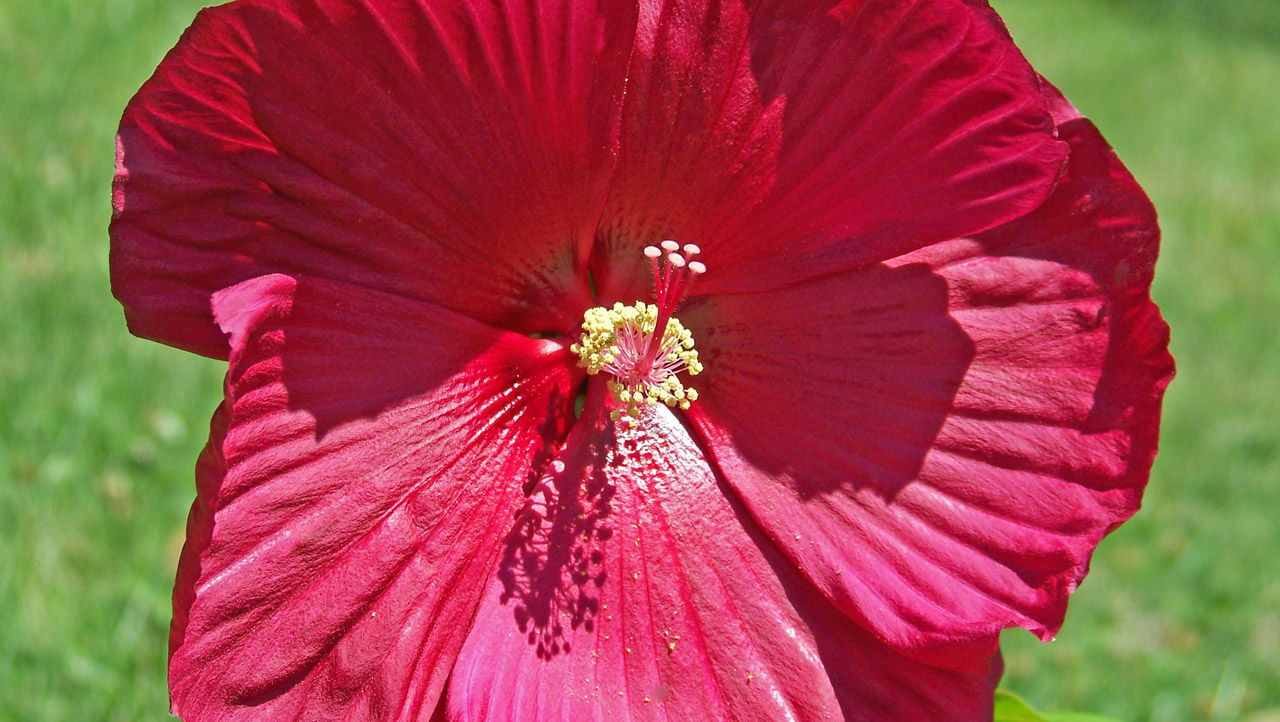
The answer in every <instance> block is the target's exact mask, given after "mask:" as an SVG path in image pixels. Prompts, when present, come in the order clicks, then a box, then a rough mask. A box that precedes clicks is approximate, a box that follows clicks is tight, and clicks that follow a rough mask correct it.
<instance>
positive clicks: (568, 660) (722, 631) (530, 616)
mask: <svg viewBox="0 0 1280 722" xmlns="http://www.w3.org/2000/svg"><path fill="white" fill-rule="evenodd" d="M595 391H599V387H598V386H597V387H596V388H595ZM602 412H603V407H602V405H600V397H599V395H597V396H596V397H595V398H594V399H593V400H589V401H588V409H587V413H586V414H585V415H584V416H583V419H582V422H580V423H579V424H578V425H576V426H575V427H574V430H573V431H572V432H571V433H570V437H569V439H568V441H567V444H566V448H565V450H564V452H563V453H562V455H561V456H560V457H559V459H558V460H557V461H556V462H553V465H552V469H553V473H552V474H550V475H549V476H548V477H546V478H544V479H543V481H542V483H541V484H540V485H539V487H538V489H536V490H535V492H534V494H533V495H532V496H531V498H530V501H529V504H528V505H527V507H526V510H525V514H524V516H523V517H522V519H521V521H520V523H519V524H518V525H517V528H516V531H515V533H514V534H513V535H512V537H511V538H510V539H509V541H508V546H507V551H506V553H505V554H504V556H503V560H502V562H501V563H500V564H499V571H498V577H497V580H496V581H495V582H494V583H492V584H491V585H490V589H489V591H488V593H487V594H486V596H485V600H484V602H483V603H482V606H481V608H480V610H479V612H478V613H477V616H476V621H475V624H474V626H473V628H472V631H471V634H470V635H469V636H468V638H467V642H466V645H465V646H464V647H463V651H462V653H461V655H460V656H459V658H458V663H457V666H456V668H455V669H454V673H453V677H452V679H451V682H450V691H449V711H450V719H451V720H454V721H455V722H464V721H465V722H480V721H481V720H489V721H494V722H496V721H498V720H502V721H510V722H515V721H517V720H518V721H522V722H523V721H524V720H540V721H541V722H554V721H555V720H565V721H577V720H589V719H596V720H649V719H665V720H690V721H693V720H696V721H698V722H702V721H705V720H754V721H758V722H766V721H768V722H772V721H773V720H782V719H791V720H801V721H803V720H832V719H860V720H886V721H887V720H894V721H901V720H926V719H928V720H968V719H972V720H980V719H984V718H985V719H988V720H989V719H990V716H991V700H992V688H993V687H994V683H995V677H996V676H998V672H997V673H996V674H992V670H991V669H990V668H988V669H987V670H985V672H984V674H981V675H965V674H960V673H957V672H950V671H945V670H941V669H938V668H935V667H929V666H927V665H923V664H920V663H918V662H914V661H911V660H908V659H906V658H904V657H902V656H900V655H898V654H896V653H894V652H892V651H891V650H889V649H888V648H886V647H884V646H883V645H881V644H880V643H878V642H876V641H875V640H874V639H873V638H872V637H871V636H870V635H868V634H867V633H866V632H864V631H862V630H861V629H859V628H858V627H856V625H853V624H851V623H850V622H849V621H848V619H847V618H846V617H845V616H844V615H842V614H840V613H839V612H838V611H837V610H835V609H834V608H833V607H831V606H830V604H828V603H827V602H826V601H825V600H824V599H823V598H822V596H821V595H820V594H819V593H818V592H817V590H816V589H814V588H813V587H812V586H811V585H809V584H808V583H807V582H806V581H804V580H803V578H802V577H800V575H799V574H797V573H796V571H795V570H794V568H792V567H791V565H790V564H789V563H788V562H786V561H785V560H784V559H783V558H782V557H781V556H780V555H779V554H778V553H777V551H776V550H775V549H774V548H773V547H772V546H771V545H770V544H769V542H768V541H767V540H765V539H764V537H763V535H762V534H761V533H760V532H759V530H758V529H757V528H756V527H755V525H754V524H753V523H752V522H751V521H750V520H749V519H748V518H747V517H746V516H745V515H744V512H743V511H742V510H741V509H740V507H738V505H736V504H735V503H733V502H732V501H731V500H730V499H729V498H727V497H726V496H725V493H726V491H727V489H726V487H724V486H723V485H722V484H721V483H719V482H718V481H717V479H716V478H715V476H714V474H713V473H712V471H711V469H710V467H709V466H708V465H707V462H706V460H705V459H704V457H703V456H702V453H701V452H700V450H699V449H698V447H697V445H696V444H695V443H694V442H693V440H692V439H691V438H690V437H689V434H688V431H687V430H686V429H685V428H684V427H683V426H682V425H681V424H680V422H679V421H678V420H677V419H676V417H675V416H674V415H672V414H671V413H670V412H669V411H668V410H667V409H666V408H664V407H658V408H657V410H656V411H654V412H650V413H648V414H646V416H645V418H643V419H642V420H641V422H640V424H639V426H638V427H637V428H634V429H630V428H627V427H626V426H625V425H619V426H616V427H614V426H612V425H610V424H608V423H607V422H605V421H604V420H603V418H604V417H603V415H602Z"/></svg>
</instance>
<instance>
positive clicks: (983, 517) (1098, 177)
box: [681, 91, 1173, 668]
mask: <svg viewBox="0 0 1280 722" xmlns="http://www.w3.org/2000/svg"><path fill="white" fill-rule="evenodd" d="M1047 92H1049V93H1050V95H1051V102H1053V104H1054V106H1055V107H1054V110H1055V113H1056V114H1057V115H1058V116H1059V117H1060V118H1062V119H1063V123H1062V125H1061V126H1060V128H1059V133H1060V134H1061V136H1062V137H1063V138H1064V139H1065V140H1067V141H1068V142H1069V143H1070V145H1071V156H1070V162H1069V168H1068V172H1067V174H1066V175H1065V176H1064V177H1063V179H1062V181H1061V183H1060V184H1059V186H1058V187H1057V189H1056V190H1055V192H1054V194H1053V195H1052V196H1051V198H1050V199H1049V200H1048V201H1047V202H1046V203H1045V204H1044V205H1043V206H1042V207H1041V208H1040V209H1038V210H1036V211H1035V212H1034V213H1032V214H1030V215H1028V216H1027V217H1025V218H1024V219H1021V220H1019V221H1017V222H1015V223H1012V224H1009V225H1006V226H1003V227H1001V228H998V229H995V230H993V231H991V232H989V233H986V234H983V235H981V236H978V237H977V238H975V239H973V240H960V241H954V242H947V243H942V244H938V245H935V246H932V247H930V248H927V249H923V250H921V251H919V252H916V253H913V254H910V255H907V256H905V257H902V258H899V259H895V260H894V261H892V262H891V263H890V264H889V265H888V266H885V267H879V268H871V269H865V270H863V271H858V272H853V273H848V274H844V275H839V276H833V277H830V278H828V279H824V280H821V281H817V282H812V283H808V284H803V285H798V286H795V287H793V288H789V289H786V290H784V291H781V292H778V293H772V294H758V295H740V296H729V297H721V298H716V299H713V300H707V301H706V302H705V303H704V304H702V305H700V306H699V305H692V306H691V307H690V308H689V310H688V311H687V312H685V313H684V314H682V316H681V318H682V320H684V321H685V322H686V323H687V324H688V325H689V326H691V327H692V328H693V330H694V333H695V335H696V336H697V337H698V339H699V346H700V348H704V350H703V355H704V357H705V358H706V366H707V371H706V373H705V375H704V376H700V377H699V379H698V386H699V388H700V389H701V390H702V392H703V395H702V398H701V399H700V400H699V402H698V403H697V404H695V406H694V408H693V410H692V411H691V419H692V420H693V422H694V424H695V426H696V427H697V428H698V430H699V431H700V432H701V433H702V434H703V435H704V437H705V439H706V441H707V443H708V444H709V445H710V449H711V455H712V456H713V457H714V459H715V461H716V463H717V465H718V466H719V468H720V469H721V470H722V471H723V472H724V474H725V476H726V477H727V479H728V482H729V483H730V484H731V485H732V486H733V487H734V488H735V489H737V490H738V491H739V492H740V493H741V494H742V496H743V497H744V500H745V501H746V504H747V506H748V507H749V508H750V510H751V512H752V514H753V516H754V517H755V518H756V519H757V520H758V521H759V522H760V524H761V525H762V526H763V527H764V529H765V530H766V531H767V533H768V534H769V536H770V537H771V538H772V539H774V540H775V541H776V542H777V543H778V544H779V545H780V546H781V547H782V548H783V550H784V551H785V553H786V554H787V556H788V557H790V558H791V559H792V560H793V561H794V562H795V563H796V564H797V565H798V566H799V567H800V568H801V569H802V570H803V571H804V572H805V574H806V575H807V576H808V577H809V578H810V579H811V580H813V582H814V583H815V584H817V585H818V586H819V587H820V588H821V589H822V590H823V591H824V592H825V593H826V594H827V595H828V597H829V598H830V599H831V600H832V601H833V602H835V604H836V605H837V606H839V607H840V608H841V609H842V610H843V611H845V612H846V613H848V614H849V615H851V616H852V617H853V618H854V619H856V620H858V621H860V622H861V623H863V624H865V625H867V626H869V627H870V628H871V629H873V630H875V632H876V634H877V635H879V636H881V637H882V638H883V639H885V640H886V641H888V642H889V643H890V644H891V645H893V646H894V647H895V648H897V649H900V650H903V651H904V652H907V653H909V654H912V655H914V656H915V657H917V658H919V659H923V660H929V661H932V662H935V663H940V664H948V665H952V666H956V667H958V668H971V667H969V663H970V662H971V661H972V660H973V659H975V658H976V659H978V660H983V659H985V655H986V654H987V653H989V652H990V648H991V647H990V645H991V643H992V635H993V634H994V633H995V632H996V631H997V630H999V629H1001V628H1003V627H1006V626H1012V625H1021V626H1024V627H1027V628H1029V629H1031V630H1033V631H1034V632H1036V633H1037V634H1039V635H1040V636H1042V637H1044V638H1049V637H1051V636H1052V635H1053V634H1054V633H1055V632H1056V630H1057V629H1058V627H1059V626H1060V625H1061V623H1062V619H1063V614H1064V613H1065V610H1066V603H1067V597H1068V595H1069V594H1070V593H1071V592H1072V591H1073V590H1074V589H1075V588H1076V586H1077V585H1078V584H1079V582H1080V580H1081V579H1082V578H1083V577H1084V575H1085V573H1086V571H1087V570H1088V564H1089V558H1090V556H1091V554H1092V552H1093V549H1094V547H1095V546H1096V545H1097V543H1098V541H1099V539H1101V537H1102V536H1103V535H1104V534H1106V533H1107V532H1108V531H1110V530H1111V529H1113V528H1115V527H1116V526H1117V525H1118V524H1120V523H1121V522H1122V521H1124V520H1125V519H1127V518H1128V517H1129V516H1130V515H1131V514H1132V513H1133V512H1134V511H1135V510H1136V509H1137V507H1138V503H1139V500H1140V498H1141V494H1142V489H1143V488H1144V486H1145V485H1146V481H1147V477H1148V473H1149V471H1150V467H1151V463H1152V460H1153V458H1154V455H1155V448H1156V440H1157V435H1158V430H1159V409H1160V399H1161V396H1162V394H1163V391H1164V388H1165V386H1166V385H1167V383H1168V381H1169V378H1170V376H1171V375H1172V370H1173V367H1172V361H1171V359H1170V358H1169V355H1168V352H1167V351H1166V346H1167V342H1168V329H1167V327H1166V326H1165V324H1164V322H1163V321H1162V320H1161V319H1160V316H1159V312H1158V311H1157V309H1156V307H1155V306H1154V304H1152V303H1151V302H1150V300H1149V298H1148V289H1149V285H1150V281H1151V269H1152V266H1153V264H1154V261H1155V254H1156V248H1157V240H1158V231H1157V229H1156V225H1155V216H1154V212H1153V210H1152V208H1151V206H1150V203H1149V202H1148V201H1147V199H1146V197H1145V196H1144V195H1143V193H1142V191H1141V189H1140V188H1139V187H1138V186H1137V184H1136V183H1135V182H1134V181H1133V179H1132V177H1131V176H1130V175H1129V174H1128V172H1127V171H1125V169H1124V168H1123V166H1122V165H1121V164H1120V163H1119V161H1118V160H1116V158H1115V156H1114V154H1113V153H1112V151H1111V149H1110V148H1109V147H1108V146H1107V145H1106V143H1105V141H1103V140H1102V138H1101V136H1099V135H1098V133H1097V131H1096V130H1095V129H1094V128H1093V126H1092V125H1090V124H1089V123H1088V121H1086V120H1084V119H1083V118H1080V117H1079V115H1078V114H1071V113H1068V112H1067V111H1068V109H1069V106H1066V105H1065V101H1061V99H1060V97H1057V98H1054V97H1052V91H1047Z"/></svg>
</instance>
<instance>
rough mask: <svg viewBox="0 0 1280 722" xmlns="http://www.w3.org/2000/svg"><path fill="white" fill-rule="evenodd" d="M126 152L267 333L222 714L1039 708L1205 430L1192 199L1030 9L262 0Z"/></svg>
mask: <svg viewBox="0 0 1280 722" xmlns="http://www.w3.org/2000/svg"><path fill="white" fill-rule="evenodd" d="M117 152H118V174H117V178H116V185H115V192H114V198H113V202H114V208H115V216H114V220H113V223H112V227H111V235H112V254H111V267H112V280H113V285H114V290H115V293H116V296H117V297H118V298H119V299H120V301H121V302H122V303H123V305H124V307H125V313H126V316H127V318H128V320H129V324H130V327H131V328H132V329H133V331H134V332H135V333H137V334H139V335H141V336H145V337H148V338H152V339H156V340H158V341H162V342H164V343H168V344H172V345H174V346H178V347H180V348H185V349H189V350H192V351H195V352H198V353H202V354H206V355H209V356H215V357H218V358H226V359H228V360H229V362H230V368H229V372H228V375H227V381H226V397H225V401H224V402H223V404H222V405H221V407H220V408H219V409H218V411H217V413H216V414H215V416H214V419H213V424H212V433H211V436H210V441H209V444H208V446H207V448H206V449H205V452H204V454H203V455H202V456H201V459H200V462H199V465H198V467H197V498H196V501H195V504H194V507H193V509H192V512H191V516H190V520H189V522H188V530H187V531H188V537H187V544H186V547H185V549H184V551H183V554H182V560H181V563H180V566H179V569H178V579H177V585H176V590H175V592H174V620H173V627H172V633H171V638H170V688H171V690H172V696H173V711H174V712H175V713H177V714H180V715H181V716H183V717H185V718H186V719H188V720H329V719H332V720H357V721H359V720H410V719H427V718H429V717H431V716H432V715H435V716H437V717H439V718H441V719H445V718H447V719H450V720H467V721H471V720H477V721H478V720H519V721H527V720H588V719H599V720H625V719H636V720H648V719H678V720H728V719H734V720H759V721H764V720H782V719H796V720H830V719H842V718H843V719H860V720H948V719H982V718H988V719H989V718H990V716H991V705H992V688H993V686H994V684H995V682H996V680H997V679H998V677H999V673H1000V663H999V656H998V652H997V633H998V632H999V631H1000V630H1001V629H1003V628H1005V627H1008V626H1013V625H1021V626H1024V627H1026V628H1028V629H1030V630H1032V631H1033V632H1035V633H1036V634H1038V635H1040V636H1041V637H1044V638H1048V637H1050V636H1052V635H1053V634H1054V632H1055V631H1056V630H1057V629H1058V627H1059V625H1060V624H1061V623H1062V619H1063V614H1064V611H1065V607H1066V601H1067V596H1068V595H1069V594H1070V592H1071V591H1072V590H1073V589H1074V588H1075V587H1076V585H1077V584H1078V583H1079V582H1080V580H1081V578H1082V577H1083V576H1084V574H1085V572H1086V570H1087V567H1088V563H1089V557H1090V554H1091V552H1092V550H1093V548H1094V546H1095V545H1096V544H1097V542H1098V540H1099V539H1100V538H1101V537H1102V536H1103V535H1104V534H1106V533H1107V532H1108V531H1110V530H1111V529H1113V528H1114V527H1115V526H1116V525H1118V524H1119V523H1121V522H1122V521H1123V520H1124V519H1126V518H1127V517H1128V516H1129V515H1130V514H1132V513H1133V512H1134V511H1135V510H1136V509H1137V507H1138V504H1139V500H1140V497H1141V493H1142V489H1143V487H1144V485H1145V483H1146V480H1147V475H1148V471H1149V469H1150V465H1151V462H1152V459H1153V457H1154V455H1155V448H1156V437H1157V426H1158V416H1159V403H1160V397H1161V394H1162V391H1163V389H1164V387H1165V385H1166V384H1167V382H1168V380H1169V377H1170V376H1171V374H1172V364H1171V361H1170V359H1169V356H1168V354H1167V353H1166V350H1165V347H1166V340H1167V329H1166V327H1165V325H1164V323H1163V321H1161V319H1160V317H1159V314H1158V312H1157V310H1156V308H1155V306H1154V305H1153V304H1152V303H1151V302H1150V300H1149V297H1148V289H1149V286H1150V282H1151V274H1152V269H1153V264H1154V261H1155V256H1156V246H1157V238H1158V234H1157V231H1156V226H1155V218H1154V213H1153V211H1152V209H1151V206H1150V205H1149V203H1148V202H1147V200H1146V198H1145V197H1144V195H1143V193H1142V191H1141V189H1139V188H1138V186H1137V185H1136V184H1135V183H1134V181H1133V179H1132V178H1131V177H1130V176H1129V175H1128V173H1127V172H1126V171H1125V170H1124V168H1123V167H1122V166H1121V165H1120V163H1119V162H1118V161H1117V160H1116V159H1115V157H1114V155H1113V154H1112V152H1111V150H1110V149H1109V148H1108V146H1107V145H1106V143H1105V142H1104V141H1103V139H1102V138H1101V137H1100V136H1099V134H1098V133H1097V131H1096V130H1095V129H1094V128H1093V126H1092V125H1090V124H1089V122H1088V121H1087V120H1085V119H1084V118H1082V117H1081V116H1080V115H1079V114H1078V113H1076V112H1075V111H1074V109H1072V108H1071V106H1070V105H1069V104H1067V103H1066V101H1064V100H1063V99H1062V97H1061V96H1060V95H1059V94H1058V93H1057V92H1056V91H1055V90H1054V89H1053V88H1052V87H1051V86H1049V85H1048V84H1046V83H1045V82H1044V81H1043V80H1041V79H1039V78H1038V77H1037V75H1036V74H1035V73H1034V71H1033V70H1032V69H1031V68H1030V67H1029V66H1028V65H1027V63H1026V61H1025V60H1024V59H1023V58H1022V56H1021V55H1020V54H1019V52H1018V51H1017V49H1016V48H1015V47H1014V46H1013V44H1012V42H1011V41H1010V39H1009V38H1008V36H1007V35H1006V33H1005V31H1004V29H1003V26H1002V25H1001V24H1000V21H999V19H998V18H997V17H996V16H995V14H994V13H993V11H992V10H991V9H990V8H989V7H988V6H987V5H986V3H985V2H983V1H982V0H928V1H917V2H910V1H906V0H849V1H846V2H835V1H834V0H825V1H823V2H805V3H800V2H790V1H788V0H777V1H775V2H760V3H756V2H745V1H744V0H665V1H663V0H641V1H640V2H633V1H631V2H623V1H616V2H615V1H614V0H520V1H507V0H450V1H448V2H445V1H443V0H441V1H437V0H242V1H241V2H236V3H232V4H230V5H226V6H223V7H219V8H215V9H212V10H206V11H204V12H203V13H201V15H200V16H199V17H198V18H197V20H196V22H195V24H194V25H193V26H192V28H191V29H190V30H189V31H188V32H187V33H186V35H184V36H183V38H182V40H181V41H180V42H179V44H178V46H177V47H176V48H175V49H174V50H173V51H172V52H171V53H170V54H169V55H168V57H166V58H165V60H164V61H163V63H161V65H160V67H159V69H158V70H157V71H156V73H155V75H154V77H152V78H151V79H150V80H149V81H148V82H147V83H146V84H145V85H144V86H143V88H142V89H141V91H140V92H139V93H138V95H137V97H135V98H134V100H133V102H132V103H131V104H130V105H129V107H128V109H127V110H126V111H125V115H124V119H123V121H122V123H121V127H120V134H119V138H118V151H117ZM664 239H676V241H678V243H677V245H676V246H671V245H670V244H668V245H667V246H666V247H663V246H661V245H660V242H661V241H663V240H664ZM649 246H653V247H654V248H653V249H652V250H647V251H646V250H644V249H646V248H647V247H649ZM694 254H696V259H695V258H693V255H694ZM695 262H696V264H695ZM701 264H705V265H701ZM699 271H705V272H704V273H697V272H699ZM655 275H657V276H658V278H657V279H656V280H657V283H656V284H655V282H654V281H655V279H654V276H655ZM681 299H683V300H681ZM615 302H618V303H621V304H628V306H617V307H614V306H612V304H614V303H615ZM637 302H639V303H640V305H639V306H638V307H637V306H634V305H630V304H635V303H637ZM650 303H651V304H652V306H649V305H646V304H650ZM677 304H678V306H677ZM593 309H594V310H593ZM664 329H665V330H664ZM695 352H696V354H695ZM695 371H700V373H698V374H697V375H694V374H693V372H695ZM655 401H657V402H660V403H653V402H655ZM575 402H577V407H578V408H575ZM661 402H665V403H661ZM668 404H670V406H668Z"/></svg>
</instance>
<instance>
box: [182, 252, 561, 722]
mask: <svg viewBox="0 0 1280 722" xmlns="http://www.w3.org/2000/svg"><path fill="white" fill-rule="evenodd" d="M213 303H214V312H215V314H216V316H217V319H218V322H219V323H220V324H221V326H222V328H223V329H224V330H226V332H227V333H229V334H230V336H231V348H232V354H231V367H230V372H229V374H228V377H227V396H226V400H225V402H224V403H223V404H222V406H221V407H220V408H219V410H218V413H217V414H216V415H215V417H214V421H213V433H212V437H211V439H210V442H209V445H208V447H206V449H205V452H204V454H203V455H202V457H201V460H200V464H199V467H198V470H197V486H198V496H197V499H196V502H195V505H194V507H193V509H192V513H191V518H190V521H189V523H188V539H187V545H186V548H185V549H184V550H183V555H182V561H181V563H180V566H179V570H178V582H177V586H176V589H175V591H174V607H175V608H174V622H173V628H172V631H171V639H170V650H171V658H170V669H169V677H170V680H169V681H170V690H171V693H172V698H173V711H174V713H175V714H180V715H182V716H183V718H184V719H186V720H188V722H195V721H196V720H215V719H216V720H241V719H246V720H247V719H252V720H294V719H307V720H327V719H333V720H344V721H347V720H350V721H356V722H358V721H360V720H390V719H397V720H410V719H421V718H425V717H427V716H428V715H430V713H431V710H432V709H433V708H434V707H435V706H436V700H437V698H438V696H439V695H440V692H441V689H442V687H443V685H444V683H445V680H446V678H447V676H448V674H449V670H450V668H451V666H452V664H453V660H454V656H455V655H456V653H457V651H458V649H459V648H460V646H461V644H462V641H463V638H464V636H465V634H466V630H467V627H468V625H469V623H470V620H471V615H472V614H473V612H474V609H475V607H476V604H477V602H478V600H479V598H480V594H481V592H482V591H483V589H484V585H485V583H486V582H487V580H488V573H489V570H490V569H491V568H492V565H493V564H494V562H495V560H496V558H497V556H498V554H499V552H500V550H501V544H502V539H503V538H504V536H505V535H506V533H507V531H508V530H509V529H510V525H511V519H512V518H513V515H514V513H515V512H516V510H517V509H518V508H519V506H520V503H521V499H522V493H521V486H522V484H524V483H527V479H528V476H529V474H530V473H531V464H530V460H531V459H533V458H536V457H538V455H540V454H543V455H544V456H543V457H542V458H545V450H546V449H548V448H549V447H550V445H552V444H554V443H555V441H556V438H557V437H558V435H559V434H560V428H561V427H562V426H563V424H564V423H565V415H566V413H567V412H568V406H567V399H568V394H569V388H570V381H571V378H570V374H569V372H568V364H567V363H566V362H565V356H566V353H567V352H566V351H564V350H563V349H562V348H561V347H560V346H559V345H557V344H555V343H553V342H550V341H536V340H533V339H529V338H526V337H523V336H520V335H517V334H512V333H507V332H502V331H498V330H495V329H493V328H491V327H487V326H484V325H482V324H480V323H478V322H476V321H472V320H470V319H467V318H465V317H462V316H460V315H458V314H455V313H453V312H450V311H445V310H443V309H440V308H437V307H433V306H430V305H426V304H422V303H420V302H416V301H409V300H406V299H403V298H400V297H396V296H391V295H388V294H384V293H379V292H374V291H369V290H367V289H363V288H361V287H359V286H354V285H350V284H345V283H339V282H334V281H325V280H316V279H307V278H302V279H294V278H291V277H287V276H281V275H270V276H263V277H259V278H256V279H253V280H250V281H245V282H244V283H242V284H239V285H237V286H235V287H232V288H230V289H227V290H224V291H221V292H219V293H218V294H215V296H214V300H213Z"/></svg>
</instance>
